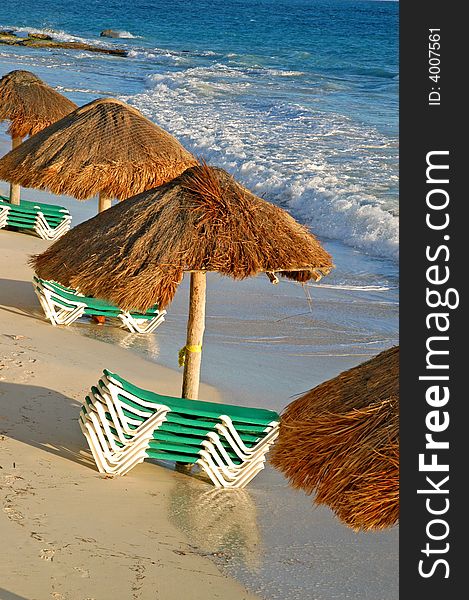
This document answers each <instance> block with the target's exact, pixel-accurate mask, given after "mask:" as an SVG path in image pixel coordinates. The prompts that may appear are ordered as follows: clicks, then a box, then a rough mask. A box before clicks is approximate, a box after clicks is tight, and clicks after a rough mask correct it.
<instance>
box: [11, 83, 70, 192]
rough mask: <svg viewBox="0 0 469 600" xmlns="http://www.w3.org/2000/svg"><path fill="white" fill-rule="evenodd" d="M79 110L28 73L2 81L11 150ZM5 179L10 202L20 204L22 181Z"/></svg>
mask: <svg viewBox="0 0 469 600" xmlns="http://www.w3.org/2000/svg"><path fill="white" fill-rule="evenodd" d="M76 107H77V105H76V104H75V103H74V102H72V101H71V100H69V99H68V98H66V97H65V96H62V95H61V94H59V92H56V91H55V90H54V89H53V88H51V87H50V86H48V85H47V84H46V83H44V81H42V80H41V79H39V77H37V76H36V75H34V73H31V72H29V71H10V73H7V74H6V75H4V76H3V77H2V78H1V79H0V121H10V126H9V128H8V133H9V134H10V135H11V147H12V151H14V150H15V148H17V147H18V146H20V145H21V142H22V141H23V138H24V137H25V136H26V135H34V134H36V133H38V132H39V131H42V130H43V129H45V128H46V127H48V126H49V125H50V124H51V123H54V122H55V121H57V120H58V119H61V118H62V117H64V116H65V115H67V114H68V113H70V112H71V111H73V110H75V109H76ZM0 179H2V177H0ZM3 179H4V180H5V181H10V202H11V203H12V204H19V203H20V186H19V182H16V181H14V180H13V179H9V178H8V177H6V176H4V177H3Z"/></svg>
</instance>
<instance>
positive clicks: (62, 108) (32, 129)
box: [0, 70, 77, 138]
mask: <svg viewBox="0 0 469 600" xmlns="http://www.w3.org/2000/svg"><path fill="white" fill-rule="evenodd" d="M76 108H77V105H76V104H75V103H74V102H72V101H71V100H69V99H68V98H66V97H65V96H62V94H59V92H56V91H55V90H54V89H53V88H51V87H50V86H48V85H47V84H46V83H45V82H44V81H42V80H41V79H39V77H37V76H36V75H34V73H31V72H29V71H20V70H18V71H10V73H7V74H6V75H4V76H3V77H2V78H1V79H0V121H10V122H11V123H10V126H9V128H8V133H9V134H10V135H11V137H12V138H18V137H20V138H23V137H25V136H27V135H34V134H35V133H38V132H39V131H42V130H43V129H44V128H45V127H48V126H49V125H50V124H51V123H55V121H58V120H59V119H61V118H62V117H64V116H65V115H68V113H70V112H72V111H73V110H75V109H76Z"/></svg>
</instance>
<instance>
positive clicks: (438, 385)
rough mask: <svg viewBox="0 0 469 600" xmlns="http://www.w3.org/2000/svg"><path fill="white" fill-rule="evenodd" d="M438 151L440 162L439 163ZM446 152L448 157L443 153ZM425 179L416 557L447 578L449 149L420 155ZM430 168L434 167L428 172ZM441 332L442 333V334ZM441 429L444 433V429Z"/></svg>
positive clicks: (426, 573) (425, 573) (453, 293)
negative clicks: (420, 532)
mask: <svg viewBox="0 0 469 600" xmlns="http://www.w3.org/2000/svg"><path fill="white" fill-rule="evenodd" d="M437 157H444V160H445V161H446V162H443V163H441V158H438V160H436V159H437ZM447 157H448V158H447ZM426 164H427V169H426V183H427V184H428V185H430V186H431V188H430V189H429V191H428V193H427V194H426V206H427V214H426V225H427V227H428V229H429V234H431V236H432V239H433V238H434V237H435V234H436V235H437V237H438V242H437V245H435V244H434V243H431V244H428V245H427V246H426V251H425V255H426V260H427V269H426V290H425V300H426V308H427V311H426V315H425V325H426V329H427V331H428V336H427V338H426V340H425V348H426V355H425V374H424V375H420V376H419V378H418V379H419V381H421V382H424V383H425V384H426V385H427V388H426V390H425V402H426V406H425V411H426V414H425V427H426V433H425V452H423V453H421V454H419V456H418V469H419V473H423V474H425V480H426V484H428V488H427V489H418V490H417V494H420V495H422V496H425V510H426V527H425V533H426V540H425V545H424V547H423V548H422V549H421V553H422V554H423V555H424V556H425V557H426V558H424V559H421V560H420V561H419V563H418V573H419V575H420V576H421V577H423V578H429V577H432V576H433V575H435V574H436V573H437V576H440V577H443V578H445V579H447V578H448V577H449V573H450V563H449V560H448V553H449V549H450V543H449V541H448V539H449V538H448V536H449V532H450V525H449V522H448V521H449V515H448V514H447V513H448V511H449V510H450V489H449V485H448V482H449V477H450V476H449V472H450V464H449V462H450V461H449V458H448V452H447V451H448V450H449V441H448V435H447V434H448V432H447V429H448V427H449V423H450V411H449V410H448V409H449V406H448V403H449V400H450V356H449V355H450V346H451V340H450V335H449V329H450V311H451V310H454V309H456V308H457V307H458V306H459V292H458V290H457V289H455V288H454V287H449V281H450V277H451V272H450V247H449V244H448V242H449V240H450V236H449V234H448V233H447V232H448V227H449V224H450V210H449V204H450V195H449V192H448V190H447V186H448V185H449V183H450V180H449V177H448V171H449V151H448V150H438V151H437V150H434V151H432V152H428V153H427V155H426ZM434 171H436V173H434ZM442 334H445V335H442ZM445 432H446V434H445Z"/></svg>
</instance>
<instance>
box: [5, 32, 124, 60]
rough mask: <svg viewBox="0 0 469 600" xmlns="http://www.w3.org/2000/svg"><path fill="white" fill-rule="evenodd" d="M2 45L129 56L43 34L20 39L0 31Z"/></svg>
mask: <svg viewBox="0 0 469 600" xmlns="http://www.w3.org/2000/svg"><path fill="white" fill-rule="evenodd" d="M0 44H3V45H7V46H26V47H28V48H66V49H70V50H86V51H87V52H99V53H101V54H113V55H115V56H127V51H126V50H123V49H122V48H103V47H102V46H93V44H86V43H84V42H63V41H60V40H54V39H53V38H52V37H51V36H49V35H47V34H42V33H32V34H28V37H20V36H18V35H16V33H15V32H11V31H9V30H3V31H1V30H0Z"/></svg>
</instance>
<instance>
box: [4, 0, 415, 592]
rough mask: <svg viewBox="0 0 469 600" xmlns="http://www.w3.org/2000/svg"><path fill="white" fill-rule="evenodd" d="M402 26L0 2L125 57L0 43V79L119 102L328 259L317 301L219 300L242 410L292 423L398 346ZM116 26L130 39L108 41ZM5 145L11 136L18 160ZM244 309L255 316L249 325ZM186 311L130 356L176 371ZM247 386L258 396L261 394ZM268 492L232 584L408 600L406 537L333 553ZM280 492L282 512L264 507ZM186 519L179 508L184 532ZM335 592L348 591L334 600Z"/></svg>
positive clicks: (358, 1) (325, 7)
mask: <svg viewBox="0 0 469 600" xmlns="http://www.w3.org/2000/svg"><path fill="white" fill-rule="evenodd" d="M398 20H399V4H398V2H392V1H389V2H387V1H370V0H199V1H198V2H196V3H195V2H189V1H188V0H172V1H171V2H167V1H163V0H132V2H124V1H123V0H81V1H80V2H76V3H72V2H69V1H68V0H41V1H40V2H38V1H36V0H34V1H33V0H23V1H22V2H21V3H19V2H18V1H17V0H15V1H12V0H3V2H2V3H1V4H0V28H4V29H15V30H16V31H17V33H18V34H19V35H26V34H27V32H29V31H41V32H45V33H50V34H51V35H53V36H54V37H56V38H59V39H63V40H78V41H86V42H91V43H94V44H99V45H103V46H110V47H120V48H125V49H126V50H128V56H127V57H125V58H120V57H113V56H108V55H100V54H92V53H89V52H81V51H80V52H77V51H71V50H55V49H54V50H51V49H43V50H37V49H36V50H33V49H26V48H13V47H8V46H2V45H0V76H2V75H3V74H5V73H7V72H8V71H10V70H12V69H27V70H30V71H33V72H34V73H36V74H37V75H38V76H39V77H41V78H42V79H44V80H45V81H46V82H47V83H49V84H50V85H51V86H53V87H55V88H56V89H57V90H58V91H60V92H61V93H63V94H65V95H66V96H68V97H69V98H71V99H72V100H74V101H75V102H76V103H77V104H80V105H81V104H84V103H86V102H89V101H91V100H93V99H95V98H97V97H104V96H112V97H118V98H120V99H122V100H125V101H126V102H128V103H130V104H131V105H133V106H135V107H136V108H138V109H139V110H140V111H141V112H143V113H144V114H145V115H146V116H148V117H149V118H150V119H151V120H153V121H154V122H156V123H157V124H158V125H160V126H162V127H163V128H165V129H166V130H167V131H169V132H170V133H172V134H174V135H175V136H176V137H177V138H178V139H179V140H180V141H181V142H182V143H183V145H185V146H186V147H187V148H188V149H189V150H190V151H192V152H193V153H194V154H196V155H197V156H198V157H200V158H202V159H205V160H206V161H207V162H209V163H210V164H215V165H218V166H222V167H224V168H225V169H226V170H228V171H229V172H230V173H232V174H233V175H235V177H236V178H237V179H238V180H239V181H241V182H242V183H243V184H244V185H246V186H247V187H249V188H250V189H252V190H253V191H254V192H255V193H257V194H258V195H260V196H262V197H264V198H266V199H268V200H270V201H272V202H274V203H277V204H279V205H280V206H282V207H284V208H286V209H287V210H289V211H290V212H291V213H292V215H293V216H294V217H295V218H297V219H298V220H300V221H301V222H303V223H305V224H307V225H308V226H310V228H311V229H312V231H313V232H314V233H315V234H316V235H317V236H318V237H319V238H320V239H321V241H322V242H323V243H324V245H325V246H326V248H327V249H328V250H329V251H330V253H331V254H332V256H333V259H334V263H335V265H336V268H335V270H334V271H333V273H332V274H331V275H329V276H328V277H327V278H324V280H323V281H322V282H321V283H320V284H319V285H314V286H309V287H306V288H305V290H303V288H301V287H300V286H296V285H293V284H291V285H290V284H287V283H282V285H281V286H277V288H278V289H276V288H274V287H273V286H270V287H268V286H267V285H265V284H264V282H263V281H260V282H258V281H257V280H254V281H252V282H250V283H248V282H246V283H241V284H238V283H233V284H232V283H231V282H229V281H228V280H225V281H224V282H223V283H222V284H220V285H221V286H222V287H220V285H219V282H217V283H216V285H215V286H214V290H213V292H211V291H210V289H209V292H208V293H209V295H208V302H209V304H208V308H207V315H208V321H207V333H206V348H207V350H206V353H205V356H204V370H203V374H202V375H203V378H204V379H205V381H208V382H209V383H213V384H215V385H217V386H218V387H220V388H221V389H222V391H223V392H224V393H226V394H227V396H230V398H231V399H232V400H233V401H236V399H238V400H239V401H240V402H252V401H256V402H258V398H264V402H265V404H266V405H268V406H271V407H272V408H276V409H281V408H282V407H283V406H284V405H285V404H286V403H287V402H289V401H290V399H291V398H290V396H291V395H292V394H293V393H301V392H303V391H304V390H306V389H308V388H310V387H312V386H313V385H316V383H318V382H319V381H320V380H322V379H324V378H327V377H328V376H332V375H335V374H336V372H335V371H334V369H337V368H339V367H340V368H348V367H350V366H352V365H353V364H357V363H358V362H361V361H362V360H365V359H366V358H369V357H371V356H372V355H374V354H376V353H377V352H379V351H380V350H382V349H384V348H388V347H389V346H391V345H393V344H396V343H398V292H399V278H398V275H399V273H398V253H399V223H398V215H399V206H398V193H399V187H398V150H399V149H398V91H399V72H398V51H399V48H398V42H399V40H398ZM107 28H112V29H114V30H117V31H119V36H120V37H119V38H118V39H108V38H104V37H100V32H101V31H102V30H103V29H107ZM5 131H6V126H5V125H4V124H0V141H2V140H3V145H2V147H5V148H6V143H7V137H6V135H5ZM2 187H3V189H5V188H6V186H5V185H4V184H2V183H1V182H0V189H2ZM24 196H25V197H26V198H33V197H38V196H41V194H40V193H38V192H36V191H34V190H25V191H24ZM408 200H409V201H410V199H408ZM57 201H58V202H59V203H62V204H66V205H67V206H68V207H69V208H70V210H71V212H72V215H73V218H74V223H78V222H80V221H82V220H84V219H87V218H89V217H91V216H92V215H94V214H95V213H96V202H95V201H89V202H86V203H78V202H77V201H75V200H73V199H67V198H65V199H64V198H60V199H57ZM186 283H187V282H185V283H184V284H183V286H182V287H183V288H184V287H186ZM223 286H225V287H223ZM236 294H239V298H242V299H243V300H244V301H245V303H246V305H249V312H244V311H240V310H239V302H238V300H237V299H236V298H235V297H234V295H236ZM309 296H311V298H309ZM185 302H186V297H185V296H183V293H181V294H180V295H176V299H175V302H174V304H173V305H172V307H171V309H170V311H169V312H168V317H167V322H166V323H165V324H164V325H163V326H162V327H161V328H160V329H158V331H157V335H155V336H154V337H152V339H151V340H148V339H147V340H146V341H143V340H135V339H134V338H132V339H130V338H129V337H128V336H124V334H122V336H121V338H122V339H119V341H120V343H122V344H123V345H127V346H129V347H131V348H133V349H134V350H135V351H137V352H140V353H142V354H144V355H145V356H146V357H150V358H151V359H153V360H158V361H160V362H162V363H163V364H167V365H168V366H172V367H176V365H175V358H174V357H175V356H177V350H178V348H179V347H180V346H181V345H182V343H183V339H184V333H185V332H184V327H185V322H184V318H182V315H184V314H186V310H187V308H186V304H185ZM85 329H86V331H85ZM83 333H84V334H86V335H95V336H96V337H100V338H101V339H102V338H106V336H110V337H109V340H110V341H115V339H116V338H115V337H113V335H114V334H113V333H112V331H111V328H105V331H104V332H103V331H102V330H99V329H97V328H89V326H87V328H83ZM232 349H233V353H231V352H232ZM332 359H334V360H332ZM338 361H339V362H338ZM340 361H342V362H340ZM279 370H282V372H285V373H286V377H285V378H284V381H280V378H278V372H279ZM240 373H242V377H239V374H240ZM259 373H261V375H260V376H259ZM240 379H242V380H243V381H246V380H249V381H251V385H250V386H249V388H246V386H245V387H244V388H243V387H240V385H239V380H240ZM263 477H264V474H263ZM259 481H261V482H262V481H264V482H265V483H264V484H262V483H261V484H260V485H259V486H253V487H254V489H253V491H252V496H250V497H248V500H246V501H245V504H246V503H247V504H246V506H247V505H249V506H251V505H252V506H251V508H249V506H248V508H244V509H242V508H240V510H246V511H247V512H248V513H249V514H252V512H253V511H254V512H255V511H256V510H257V512H258V515H259V516H258V522H259V527H260V529H261V530H262V532H263V533H262V535H261V538H262V540H263V543H264V548H263V549H262V552H261V550H259V548H258V549H257V550H256V549H255V548H254V549H253V548H251V550H252V551H251V552H250V556H251V558H252V556H254V555H255V554H256V552H258V551H259V552H261V554H262V553H263V554H262V556H263V558H262V559H260V562H256V564H255V565H252V564H248V563H249V561H247V560H246V556H245V554H243V552H244V551H245V548H244V550H243V551H242V550H240V549H239V548H238V550H239V552H238V553H236V551H235V550H236V544H238V546H239V544H241V542H240V536H238V537H237V538H236V536H234V538H233V539H231V540H230V541H229V542H227V544H228V546H229V548H231V550H230V551H231V553H232V559H231V561H230V560H227V561H225V564H223V565H222V566H223V567H224V568H226V569H227V570H228V571H229V572H231V573H234V574H235V575H236V576H237V577H239V578H240V579H241V580H242V581H243V582H244V583H246V584H247V585H249V586H250V588H251V589H253V590H254V591H258V592H259V593H261V594H262V595H263V597H265V598H267V599H269V600H270V599H277V598H278V599H286V598H288V599H290V598H291V599H294V598H298V599H303V598H304V599H308V600H309V599H311V600H346V599H348V598H351V599H354V600H355V599H357V600H358V599H360V600H376V599H377V598H378V597H379V598H380V600H395V598H397V587H396V586H397V574H396V572H395V569H396V543H397V542H396V534H395V532H394V533H389V534H386V533H383V534H376V535H368V536H357V535H356V534H354V533H353V532H349V531H347V530H346V529H345V528H339V529H338V531H337V535H336V537H335V538H334V539H333V540H332V542H331V539H330V530H329V529H328V523H329V521H328V516H327V515H326V513H325V512H323V511H322V510H316V511H314V512H313V511H311V506H310V500H309V499H306V501H305V500H304V499H303V498H301V497H300V496H299V495H298V494H295V493H294V492H288V494H289V495H288V494H287V495H285V494H284V490H283V486H284V482H283V481H282V480H281V479H280V478H279V477H276V476H275V474H273V473H272V472H269V473H266V474H265V477H264V479H261V478H260V477H259ZM263 486H264V487H263ZM264 488H265V489H264ZM280 488H282V494H284V495H282V496H280V495H278V496H277V495H276V492H275V493H274V495H273V496H269V494H266V493H264V492H265V491H266V489H268V490H269V492H270V491H272V489H273V490H274V491H275V490H276V489H280ZM287 497H288V501H287V500H286V498H287ZM176 502H177V500H176ZM240 507H241V504H240ZM287 507H289V508H287ZM176 508H177V507H176ZM289 510H291V511H293V512H294V513H295V515H298V514H299V513H301V512H302V511H304V510H308V511H311V512H312V515H313V516H311V515H309V514H308V523H309V525H308V526H306V525H304V524H303V523H295V524H294V525H292V523H291V520H289V518H288V512H289ZM181 511H182V512H181ZM183 513H184V510H183V508H181V507H179V508H177V510H176V509H175V513H174V514H175V515H176V516H175V519H176V520H178V519H179V521H181V523H180V524H181V527H183V526H184V524H182V520H183V519H182V518H181V514H183ZM272 518H275V519H276V525H275V526H274V525H273V524H272ZM284 518H285V520H284ZM311 519H312V522H313V523H314V528H313V529H311ZM248 521H249V519H246V522H248ZM189 533H190V532H189ZM192 533H193V532H192ZM277 535H278V536H280V538H277ZM235 538H236V539H237V541H236V540H235ZM279 540H284V542H281V541H279ZM201 543H202V542H201ZM216 543H217V542H216V540H215V542H214V544H215V545H216ZM246 544H247V542H246V543H245V544H244V546H246ZM269 544H271V545H273V546H274V547H276V548H277V550H276V553H274V552H273V551H272V550H271V549H270V547H268V546H269ZM241 546H242V544H241ZM241 546H240V547H241ZM377 548H380V552H382V556H381V557H380V556H378V554H379V553H378V554H377ZM233 549H235V550H233ZM227 552H228V550H227ZM334 553H335V554H334ZM228 554H229V552H228ZM233 557H234V558H233ZM339 564H342V565H343V569H342V571H341V572H340V569H339V568H338V565H339ZM367 565H368V566H367ZM338 573H339V574H338ZM334 577H335V580H336V582H337V578H339V579H338V582H339V584H338V585H339V588H340V589H338V588H337V587H334V586H332V585H331V586H328V583H327V582H328V581H330V580H331V578H334ZM367 577H368V578H369V581H368V584H366V581H364V579H366V578H367ZM308 586H309V587H308ZM377 589H378V590H379V594H380V595H379V596H377V595H376V593H377V591H376V590H377Z"/></svg>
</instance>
